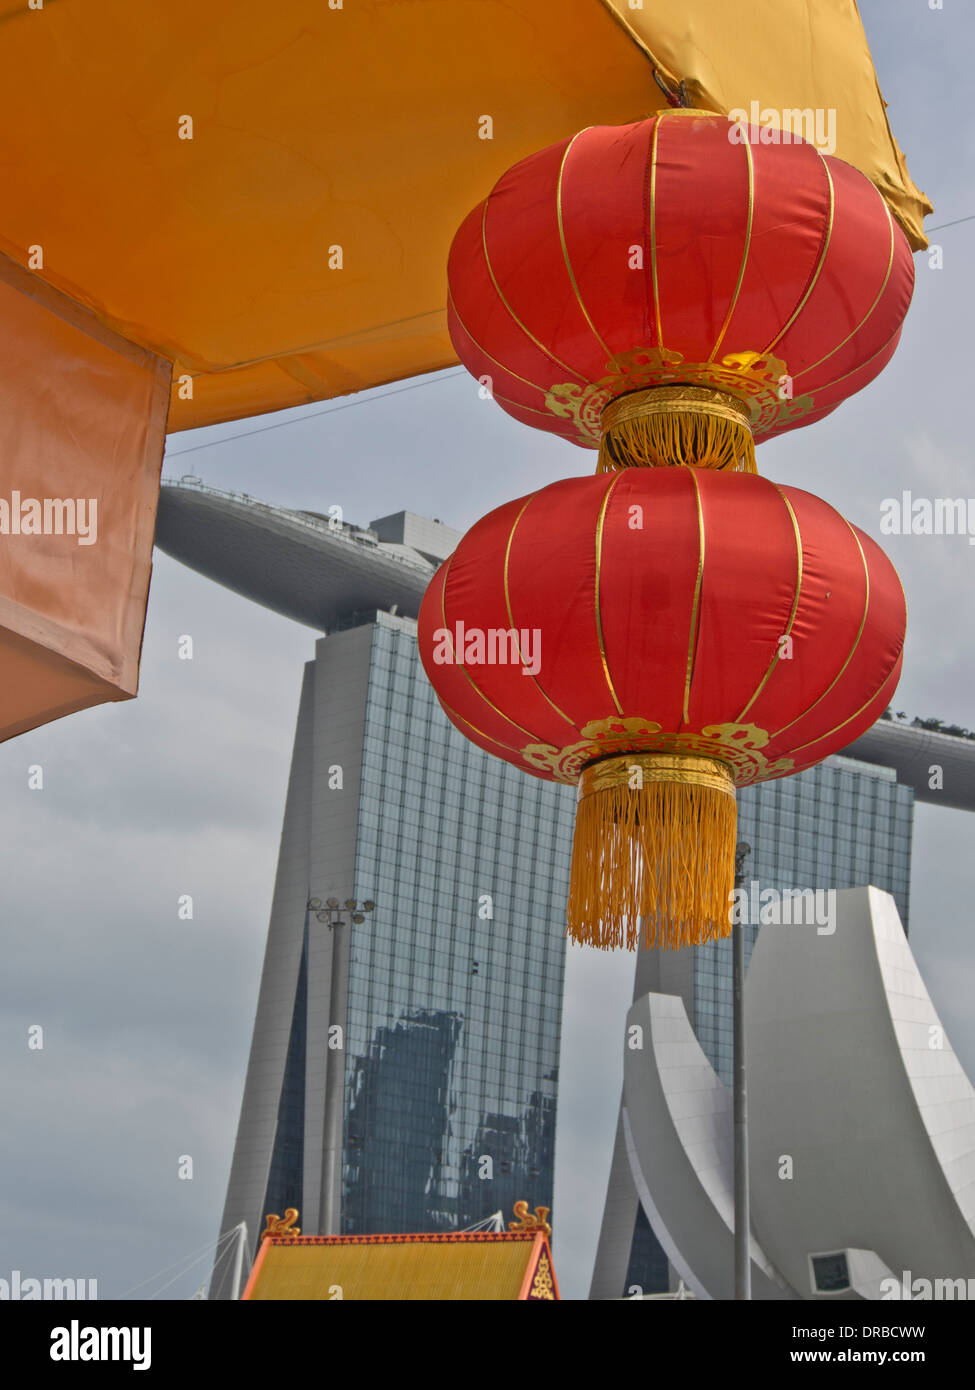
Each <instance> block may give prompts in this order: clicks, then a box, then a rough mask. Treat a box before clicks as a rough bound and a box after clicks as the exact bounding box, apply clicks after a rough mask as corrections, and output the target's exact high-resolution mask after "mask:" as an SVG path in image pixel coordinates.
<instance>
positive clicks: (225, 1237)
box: [119, 1226, 238, 1299]
mask: <svg viewBox="0 0 975 1390" xmlns="http://www.w3.org/2000/svg"><path fill="white" fill-rule="evenodd" d="M237 1230H238V1228H237V1227H236V1226H234V1227H232V1228H231V1229H230V1230H229V1231H224V1233H223V1235H222V1236H218V1237H217V1239H216V1240H215V1241H213V1240H208V1241H207V1243H206V1244H205V1245H201V1246H200V1247H199V1251H201V1252H202V1254H201V1255H200V1258H202V1257H203V1255H206V1253H207V1252H208V1251H209V1250H211V1249H212V1250H213V1252H214V1254H216V1251H217V1249H218V1248H219V1246H220V1242H221V1241H224V1240H227V1241H229V1240H230V1238H231V1236H233V1235H235V1234H236V1233H237ZM197 1253H198V1252H197V1251H195V1250H191V1251H190V1253H189V1255H181V1256H180V1257H179V1259H178V1260H174V1261H173V1263H172V1264H171V1265H166V1266H164V1268H163V1269H159V1270H157V1271H156V1273H155V1274H150V1275H149V1278H148V1279H143V1280H142V1282H141V1283H139V1284H133V1285H132V1287H131V1289H126V1291H125V1293H123V1294H119V1298H120V1299H123V1298H128V1296H129V1294H130V1293H135V1291H136V1289H142V1288H145V1286H146V1284H151V1283H152V1281H153V1280H154V1279H158V1278H159V1277H160V1276H161V1275H163V1274H168V1273H169V1271H170V1270H171V1269H175V1268H176V1266H177V1265H182V1263H183V1261H184V1260H188V1259H190V1258H191V1257H192V1256H194V1255H196V1254H197ZM221 1258H223V1256H222V1255H221ZM194 1263H195V1262H194ZM190 1268H192V1266H190ZM177 1277H178V1276H177Z"/></svg>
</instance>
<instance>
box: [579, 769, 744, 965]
mask: <svg viewBox="0 0 975 1390" xmlns="http://www.w3.org/2000/svg"><path fill="white" fill-rule="evenodd" d="M737 819H738V818H737V806H736V801H735V789H734V782H733V780H732V777H731V772H730V770H729V769H728V767H727V766H726V765H725V764H724V763H721V762H718V761H717V760H715V759H713V758H703V757H684V756H678V755H676V754H668V753H650V754H647V753H629V754H623V755H622V756H620V757H614V758H606V759H603V760H602V761H601V762H598V763H591V764H590V765H589V767H587V768H585V769H584V770H583V773H582V778H581V779H580V783H579V806H578V810H577V812H576V828H575V841H574V844H573V849H572V873H571V878H570V885H569V905H568V930H569V935H570V937H571V938H572V940H573V941H577V942H579V943H581V944H584V945H587V946H598V947H601V948H603V949H610V950H616V949H618V948H619V947H626V948H627V950H630V951H633V950H636V948H637V946H638V945H642V947H643V948H644V949H648V948H650V947H652V946H666V947H669V948H671V949H674V948H676V947H679V946H689V945H701V944H702V943H704V942H706V941H712V940H714V939H715V938H717V937H723V936H729V935H730V934H731V908H732V894H733V891H734V882H735V846H736V834H737Z"/></svg>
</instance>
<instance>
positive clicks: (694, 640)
mask: <svg viewBox="0 0 975 1390" xmlns="http://www.w3.org/2000/svg"><path fill="white" fill-rule="evenodd" d="M688 476H689V478H690V480H691V482H692V483H693V484H694V500H695V502H696V503H697V547H698V549H697V578H696V580H695V581H694V603H693V605H692V607H691V632H690V637H689V638H688V642H687V672H686V675H685V677H684V709H683V718H684V723H685V724H686V723H687V721H688V719H689V718H690V715H689V713H688V706H689V705H690V702H691V682H692V681H693V679H694V663H695V661H696V660H697V644H698V639H699V636H700V605H701V587H702V585H703V582H704V555H705V546H706V541H705V535H704V509H703V507H702V506H701V486H700V484H699V483H698V481H697V474H696V472H695V470H694V469H693V468H690V469H688Z"/></svg>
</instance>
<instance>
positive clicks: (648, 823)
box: [419, 468, 906, 948]
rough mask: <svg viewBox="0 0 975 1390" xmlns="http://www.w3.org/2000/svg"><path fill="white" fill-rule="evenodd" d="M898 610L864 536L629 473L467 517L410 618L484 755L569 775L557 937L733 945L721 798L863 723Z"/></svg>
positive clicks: (804, 496) (755, 496)
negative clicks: (562, 915) (572, 800)
mask: <svg viewBox="0 0 975 1390" xmlns="http://www.w3.org/2000/svg"><path fill="white" fill-rule="evenodd" d="M905 621H906V614H905V605H904V596H903V591H902V589H901V586H900V582H899V580H898V578H897V574H896V571H895V570H894V568H893V566H892V565H891V563H890V561H889V560H888V559H887V557H886V556H885V555H884V553H883V551H882V550H881V549H880V548H879V546H877V545H876V544H875V543H874V542H873V541H872V540H870V538H869V537H868V536H866V535H864V534H863V533H862V532H861V531H859V530H857V528H856V527H854V526H851V525H850V524H849V522H847V521H845V520H844V519H843V517H842V516H840V515H839V513H838V512H836V511H834V510H833V508H832V507H830V506H828V505H827V504H826V503H825V502H823V501H821V500H820V499H819V498H817V497H814V496H812V495H811V494H810V493H807V492H802V491H800V490H799V489H797V488H790V487H777V486H775V485H774V484H773V483H771V482H768V481H766V480H765V479H763V478H760V477H758V476H754V475H741V474H737V473H722V472H715V471H703V470H699V469H694V468H688V469H660V470H649V469H626V470H622V471H619V472H616V473H614V474H612V475H610V476H607V475H596V476H593V477H583V478H573V479H568V480H566V481H562V482H557V483H553V484H552V485H551V486H549V487H546V488H543V489H542V490H541V491H539V492H536V493H532V494H531V495H530V496H528V497H524V498H519V499H518V500H517V501H514V502H509V503H507V504H506V505H505V506H503V507H499V508H498V509H497V510H496V511H493V512H491V513H490V514H489V515H488V516H486V517H484V518H483V519H482V520H481V521H479V522H478V523H477V524H476V525H475V526H474V527H473V528H472V529H471V531H470V532H468V534H467V535H466V536H465V537H464V539H463V541H462V542H461V543H460V545H459V546H458V548H457V550H456V551H455V552H454V554H453V556H452V557H451V558H450V559H449V560H447V561H446V562H445V563H444V564H443V565H442V566H441V568H440V569H439V570H438V571H437V574H436V575H435V577H434V579H433V580H432V582H431V584H430V588H429V589H428V591H427V594H426V596H425V598H424V601H423V605H422V608H421V611H420V617H419V643H420V654H421V657H422V660H423V664H424V667H425V669H426V672H427V675H428V676H429V678H430V680H431V682H432V684H433V686H434V688H435V690H436V692H437V695H438V697H439V699H440V703H441V705H442V706H443V708H444V710H445V711H446V713H447V716H448V718H449V719H450V720H451V721H452V722H453V723H454V724H455V725H456V727H457V728H458V729H459V730H460V731H461V732H462V733H464V734H465V735H466V736H467V737H468V738H469V739H471V740H472V741H473V742H474V743H475V744H477V745H478V746H479V747H480V748H483V749H485V750H486V751H487V752H490V753H494V754H496V755H497V756H498V757H501V758H504V759H506V760H507V761H508V762H511V763H514V764H515V765H516V766H517V767H520V768H522V769H523V770H524V771H526V772H530V773H532V774H534V775H535V776H536V777H544V778H548V779H551V780H555V781H561V782H569V783H577V784H578V786H579V808H578V815H577V821H576V836H575V847H574V852H573V867H572V880H571V890H570V900H569V910H568V924H569V931H570V934H571V935H572V936H573V937H574V938H575V939H576V940H579V941H586V942H589V943H591V944H595V945H601V946H619V945H622V944H626V945H627V946H629V947H630V948H633V947H634V946H635V945H636V944H637V941H638V940H639V939H640V936H641V927H640V919H642V923H643V925H642V939H643V942H644V945H648V946H649V945H654V944H658V943H659V944H666V945H669V946H678V945H683V944H687V943H688V942H701V941H705V940H709V939H711V938H713V937H715V936H723V935H727V934H728V932H729V931H730V920H729V914H728V904H729V898H730V894H731V891H732V887H733V878H734V849H735V829H736V806H735V788H736V786H746V785H748V784H750V783H752V782H759V781H763V780H765V779H767V778H773V777H783V776H786V775H788V774H790V773H793V772H799V771H801V770H803V769H804V768H807V767H810V766H811V765H812V764H814V763H817V762H819V761H820V760H821V759H823V758H825V757H826V756H827V755H828V754H830V753H832V752H835V751H836V750H837V749H840V748H843V747H845V746H846V745H847V744H848V743H850V742H851V741H852V740H853V739H855V738H856V737H857V736H858V735H859V734H860V733H862V732H863V730H865V729H866V728H868V727H869V726H870V725H871V724H872V723H873V722H874V720H875V719H876V718H877V717H878V716H879V715H880V713H881V711H882V710H883V709H884V708H885V706H886V704H887V703H888V701H889V700H890V698H891V695H892V693H893V691H894V688H895V686H896V684H897V679H898V676H899V674H900V667H901V650H902V646H903V641H904V629H905Z"/></svg>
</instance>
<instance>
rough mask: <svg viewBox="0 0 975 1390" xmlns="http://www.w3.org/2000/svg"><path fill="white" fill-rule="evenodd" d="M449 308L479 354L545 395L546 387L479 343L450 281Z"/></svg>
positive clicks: (523, 407) (527, 408)
mask: <svg viewBox="0 0 975 1390" xmlns="http://www.w3.org/2000/svg"><path fill="white" fill-rule="evenodd" d="M447 307H448V308H449V309H452V310H453V311H454V318H456V320H457V322H458V323H459V324H460V326H461V328H462V329H463V330H464V332H465V333H466V334H467V336H468V338H470V340H471V342H472V343H473V344H474V346H475V347H476V348H477V350H478V352H479V353H481V354H482V355H483V356H484V357H486V358H487V359H488V361H489V362H493V363H494V365H495V366H496V367H497V368H498V369H499V371H502V372H504V373H505V374H506V375H507V376H512V377H514V379H515V380H516V381H520V382H521V384H522V385H523V386H530V387H531V389H532V390H533V391H538V392H539V393H540V394H544V392H545V387H544V386H539V384H538V382H537V381H529V380H528V378H527V377H526V376H522V375H521V374H520V372H516V371H515V370H514V368H513V367H506V366H505V365H504V363H503V362H500V361H499V360H498V358H497V357H495V356H494V354H493V353H492V352H488V350H487V348H486V347H485V346H484V344H483V343H481V342H479V340H478V339H477V338H475V337H474V334H473V333H472V332H471V330H470V329H469V328H468V326H467V324H466V323H465V322H464V319H463V318H462V317H461V312H460V310H459V309H458V308H457V301H456V300H455V299H454V295H453V291H452V290H451V288H450V283H449V281H448V283H447ZM491 395H492V396H494V397H495V399H498V400H500V399H503V397H499V396H498V394H497V392H496V391H494V390H492V391H491ZM509 404H511V405H518V404H519V402H518V401H511V402H509ZM521 409H522V410H530V409H531V406H527V405H526V406H522V407H521ZM538 413H539V414H540V415H541V414H544V412H543V411H539V412H538Z"/></svg>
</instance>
